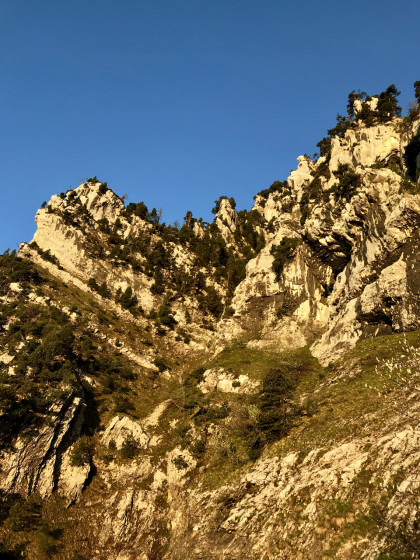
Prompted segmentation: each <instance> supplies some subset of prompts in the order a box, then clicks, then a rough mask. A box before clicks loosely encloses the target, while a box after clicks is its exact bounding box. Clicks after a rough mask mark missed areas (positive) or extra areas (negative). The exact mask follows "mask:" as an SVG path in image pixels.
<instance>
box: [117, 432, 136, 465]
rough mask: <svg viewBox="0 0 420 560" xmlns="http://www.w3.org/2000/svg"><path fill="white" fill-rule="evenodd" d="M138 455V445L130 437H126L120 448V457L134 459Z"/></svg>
mask: <svg viewBox="0 0 420 560" xmlns="http://www.w3.org/2000/svg"><path fill="white" fill-rule="evenodd" d="M138 453H139V445H138V443H137V441H136V440H135V439H134V438H133V436H132V435H128V436H127V437H126V438H125V440H124V442H123V444H122V446H121V457H123V458H124V459H134V457H135V456H136V455H138Z"/></svg>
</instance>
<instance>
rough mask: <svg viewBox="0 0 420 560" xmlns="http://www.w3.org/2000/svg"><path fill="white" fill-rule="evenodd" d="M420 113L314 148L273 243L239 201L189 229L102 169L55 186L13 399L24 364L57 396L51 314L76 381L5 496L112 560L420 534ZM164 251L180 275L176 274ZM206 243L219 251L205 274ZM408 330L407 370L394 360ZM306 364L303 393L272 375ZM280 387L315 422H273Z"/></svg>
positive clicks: (349, 559)
mask: <svg viewBox="0 0 420 560" xmlns="http://www.w3.org/2000/svg"><path fill="white" fill-rule="evenodd" d="M375 102H377V101H375V99H373V100H372V101H371V104H372V105H371V108H372V109H375V105H374V104H375ZM360 109H361V105H360V106H359V105H358V104H357V102H356V103H355V111H356V113H357V112H358V111H360ZM419 124H420V121H419V119H417V120H414V121H413V122H410V123H409V124H408V125H407V124H404V123H403V122H402V120H401V119H398V118H394V119H393V120H391V121H390V122H388V123H386V124H376V125H374V126H370V127H367V126H365V125H363V124H358V125H357V124H353V125H352V126H351V127H350V128H349V129H348V130H347V131H346V132H345V133H344V134H343V136H342V137H333V138H332V139H331V150H330V152H329V153H328V155H324V156H323V157H320V158H318V159H317V160H316V161H314V160H312V159H311V158H309V157H308V156H300V157H299V158H298V166H297V169H296V170H295V171H292V172H291V174H290V176H289V177H288V179H287V181H285V182H283V183H277V182H276V184H274V186H272V188H271V187H270V189H267V190H266V191H262V192H261V193H259V194H258V195H256V197H255V204H254V207H253V209H252V210H253V212H254V214H253V216H252V219H253V220H254V221H253V222H252V224H253V226H252V228H253V229H252V228H249V229H248V231H246V234H245V235H247V236H248V237H250V238H252V234H255V233H257V234H258V236H259V237H258V243H254V245H252V244H251V243H248V245H246V244H242V245H241V239H240V236H241V235H242V233H241V227H242V225H243V221H242V223H241V220H244V217H243V215H242V214H241V212H237V211H236V209H235V204H234V201H232V200H229V199H228V198H221V199H219V201H218V210H217V213H216V215H215V218H214V222H213V224H211V225H208V224H205V223H204V222H202V221H201V220H200V221H198V222H195V221H192V222H191V224H192V226H191V231H190V230H188V228H187V227H185V228H184V230H182V231H180V230H177V231H176V232H174V231H171V230H170V228H165V227H163V225H162V224H159V220H155V222H153V221H152V220H150V219H149V218H150V217H148V216H144V215H142V214H141V209H140V210H139V213H138V214H136V213H131V214H130V213H129V212H128V211H127V209H126V208H125V204H124V200H123V199H122V198H120V197H119V196H117V195H116V194H115V193H113V192H112V191H111V190H110V189H108V188H107V187H106V186H105V185H104V184H102V183H99V182H96V181H93V180H92V181H89V182H87V183H84V184H83V185H81V186H80V187H78V188H77V189H75V190H72V191H68V192H67V193H62V194H61V195H60V196H57V195H54V196H53V197H52V198H51V200H50V201H49V202H48V204H47V205H46V207H45V208H42V209H40V210H39V211H38V212H37V215H36V223H37V228H38V229H37V231H36V233H35V235H34V239H33V241H32V242H31V243H30V244H22V246H21V248H20V251H19V254H20V255H21V256H22V257H24V259H27V260H29V261H31V262H32V263H34V264H35V265H36V267H37V268H36V269H37V270H38V271H42V273H43V274H45V277H46V281H45V283H44V284H39V285H38V284H36V283H35V284H34V285H33V286H31V287H30V288H28V286H27V281H26V280H25V279H24V280H19V281H16V279H14V278H11V280H10V282H9V283H8V284H7V286H4V285H3V284H2V283H1V282H0V288H1V289H2V292H1V295H0V304H1V305H2V306H3V307H4V309H5V311H3V308H2V314H1V315H0V317H1V322H0V372H1V375H2V377H1V383H2V391H3V392H2V398H4V400H5V401H6V400H7V397H8V395H9V391H10V388H11V387H14V386H15V384H16V385H18V384H17V382H16V379H17V378H19V379H20V377H19V376H21V377H22V378H23V381H22V386H23V387H26V386H27V387H28V390H27V391H28V395H30V397H31V399H35V402H37V401H36V398H37V397H38V396H39V395H38V393H42V390H43V389H42V388H43V383H44V384H46V383H48V382H50V381H51V378H52V383H56V380H55V377H54V374H56V373H57V372H56V371H52V372H49V371H48V369H47V368H45V367H44V369H42V368H40V371H36V370H35V369H34V363H33V362H31V360H30V355H31V354H30V351H33V350H34V349H36V348H39V353H41V351H42V352H44V354H45V355H46V356H48V352H50V351H51V350H49V349H48V348H44V347H43V346H42V340H41V339H39V340H38V339H37V338H36V336H37V333H39V332H43V329H45V332H46V335H45V336H46V338H47V341H48V334H49V332H50V331H49V329H50V327H51V322H52V319H51V313H52V314H53V315H54V316H55V317H58V318H59V319H60V320H61V321H62V322H63V324H64V322H65V321H67V322H68V325H67V326H68V327H70V330H71V331H72V333H73V335H74V337H73V338H72V342H71V348H70V350H69V354H68V355H67V356H64V355H61V354H60V352H59V351H57V352H58V356H57V355H55V354H54V359H56V361H57V364H56V365H57V368H58V366H59V368H61V367H63V369H64V366H65V368H67V369H66V371H67V372H68V373H69V375H70V374H71V378H70V377H69V378H65V380H61V381H60V382H59V383H58V382H57V386H54V391H52V393H51V395H50V397H51V401H47V402H48V405H45V403H44V407H45V410H44V409H39V410H38V409H37V410H36V414H35V416H36V418H39V419H41V418H42V419H43V420H44V422H43V423H41V422H40V423H39V425H37V426H36V429H35V428H34V427H32V428H33V430H32V431H27V432H25V433H23V430H22V433H21V432H19V433H18V434H17V435H16V437H15V438H14V440H13V442H12V443H13V445H10V446H9V447H7V446H5V447H4V448H1V449H0V467H1V476H0V489H1V491H2V492H3V493H5V495H11V496H13V495H15V494H19V495H22V496H25V497H27V496H30V495H36V496H39V497H40V498H41V500H42V503H43V504H44V505H45V508H46V509H45V512H44V514H43V515H45V516H46V518H47V517H48V519H49V520H51V519H53V518H54V516H55V515H57V516H58V517H59V523H61V524H62V525H63V526H65V531H67V532H66V539H67V540H66V541H65V542H66V546H70V547H71V546H73V545H72V543H74V542H76V543H77V545H78V546H80V549H81V551H82V552H83V555H82V557H83V556H85V557H89V558H93V559H95V560H103V559H104V558H116V559H117V560H137V559H142V560H152V559H162V560H181V559H182V560H183V559H184V558H191V559H192V560H208V559H214V560H218V559H220V558H228V557H229V558H230V559H231V560H242V559H244V558H247V559H250V560H261V559H265V560H274V559H276V560H277V559H281V560H292V559H293V560H295V559H296V560H319V559H320V558H322V557H324V556H329V557H335V558H338V559H341V560H353V559H355V558H360V559H363V560H377V558H378V557H379V555H380V554H388V553H389V554H391V553H392V554H394V552H395V551H394V549H392V550H391V548H392V546H394V545H395V542H394V541H393V539H395V538H396V537H395V535H400V537H398V538H399V539H400V541H401V542H400V541H398V543H397V544H398V546H400V545H401V543H404V542H406V541H407V539H408V538H413V537H412V535H414V534H415V532H416V527H417V524H418V515H417V509H418V506H417V501H418V482H416V479H415V477H413V473H415V472H416V466H417V464H418V462H419V458H420V457H419V443H420V442H419V433H418V430H417V427H416V426H417V424H418V412H419V410H418V409H419V405H418V399H417V392H418V380H417V381H416V382H415V383H414V382H413V383H412V382H411V381H410V383H408V382H407V381H406V378H405V377H404V376H405V375H408V374H409V375H412V374H413V372H416V371H418V369H419V363H420V356H419V350H418V346H417V347H416V346H415V342H416V338H415V334H416V333H415V332H414V331H417V330H418V329H419V328H420V261H419V258H418V253H419V225H420V195H419V194H418V189H416V185H415V183H414V182H407V179H406V178H405V176H404V163H403V154H404V149H405V146H407V144H408V143H409V142H410V140H411V139H412V138H413V137H414V136H415V135H416V134H417V131H418V128H419ZM249 214H251V212H250V213H248V218H249ZM141 216H142V217H141ZM190 218H191V220H192V216H190ZM187 222H188V219H187V220H186V224H185V226H188V223H187ZM160 226H162V227H160ZM210 229H211V231H212V232H213V233H212V235H213V236H214V237H213V238H212V239H210V237H211V236H210V235H209V230H210ZM191 233H192V234H193V235H191ZM116 238H117V240H116ZM191 239H192V241H191ZM209 239H210V241H209ZM202 241H203V246H202V247H201V252H200V253H198V252H194V251H193V249H192V248H191V247H192V245H194V244H196V245H197V244H199V243H200V242H202ZM251 241H255V239H253V238H252V239H251ZM212 242H213V243H214V245H211V243H212ZM205 243H207V245H206V244H205ZM116 246H118V247H117V248H118V251H120V254H123V256H124V255H125V256H126V254H129V255H130V257H132V256H133V254H132V253H129V251H128V249H129V250H132V251H133V252H134V254H135V258H125V259H124V258H120V259H118V258H117V257H116V256H115V255H116V254H117V251H116ZM133 247H134V249H133ZM156 247H158V248H159V251H160V255H162V254H163V253H165V251H166V252H167V255H166V257H168V255H169V257H168V258H167V259H166V261H165V259H163V261H164V264H162V261H160V260H159V259H157V261H156V262H157V264H156V267H157V268H159V267H160V268H161V269H162V270H164V269H165V267H167V268H169V269H171V271H172V272H173V273H174V276H172V277H171V276H170V275H169V274H166V276H165V277H164V278H163V281H162V285H160V286H157V287H156V282H155V280H156V278H154V277H152V274H151V271H150V269H149V268H148V267H147V264H148V263H147V258H151V256H150V255H151V254H152V250H153V249H155V248H156ZM203 247H204V248H203ZM215 247H216V249H217V250H215V249H214V248H215ZM125 249H127V251H128V252H127V253H124V250H125ZM206 251H207V252H209V251H214V253H215V255H216V256H214V255H213V262H211V263H210V264H208V265H207V267H206V266H204V265H202V264H198V265H197V261H198V262H199V263H200V262H201V261H205V259H206V257H207V253H206ZM145 255H146V256H145ZM117 256H118V255H117ZM158 257H159V255H158ZM218 258H219V261H218V260H217V259H218ZM200 259H201V261H200ZM229 259H230V261H232V260H234V259H237V260H236V261H235V262H236V264H237V265H238V270H239V273H238V270H236V269H234V268H232V269H229V270H230V271H231V273H232V274H234V273H238V274H240V276H239V280H238V281H237V282H236V284H234V285H233V287H232V285H230V284H229V280H230V278H229V277H228V276H226V275H225V276H224V275H223V273H224V268H226V270H227V269H228V262H229ZM220 260H222V264H221V263H220ZM241 267H243V268H241ZM159 270H160V269H159ZM164 272H165V270H164ZM174 277H176V278H177V281H178V283H175V281H174ZM45 285H46V286H47V287H45ZM102 285H104V287H103V289H102V288H101V286H102ZM42 286H44V287H42ZM187 287H188V290H189V291H188V292H187V291H186V290H187ZM101 289H102V295H101V292H100V290H101ZM128 289H129V290H130V297H133V298H135V301H136V305H137V307H136V310H135V312H133V309H130V307H129V305H127V306H126V307H124V306H122V305H121V299H120V298H121V294H122V293H123V292H125V291H126V290H128ZM184 289H185V291H184ZM43 290H44V291H43ZM104 290H107V291H106V292H104ZM108 291H109V293H108ZM47 292H48V293H47ZM104 293H105V295H104ZM206 298H209V299H211V298H213V300H214V301H211V303H213V304H214V302H216V305H217V304H218V303H221V307H220V308H219V309H216V312H215V313H214V314H211V313H210V312H209V310H208V309H206V308H205V307H204V302H205V300H206ZM23 299H25V304H27V308H28V309H23V308H24V307H25V305H22V300H23ZM19 302H20V303H19ZM18 304H19V305H21V307H19V305H18ZM16 309H17V310H18V311H15V310H16ZM37 313H40V316H41V319H40V320H39V322H38V323H36V324H35V325H32V326H31V328H30V329H29V328H28V329H26V327H22V326H21V327H20V328H21V332H18V330H17V327H16V324H17V321H18V320H21V318H22V317H23V318H24V319H25V321H27V322H28V323H30V321H31V320H32V318H33V316H36V314H37ZM48 313H50V315H48ZM63 317H64V318H63ZM15 323H16V324H15ZM25 329H26V330H25ZM16 333H17V334H16ZM14 334H15V336H13V335H14ZM388 335H389V336H388ZM391 335H392V336H391ZM6 336H7V340H8V342H7V344H6V343H4V344H3V342H2V340H5V337H6ZM410 336H411V338H410V341H411V342H410V344H412V346H410V345H409V344H408V343H407V339H406V338H405V337H410ZM18 337H19V339H18ZM396 338H397V339H398V340H399V341H400V342H399V344H400V346H401V348H400V350H401V352H399V354H398V361H393V357H392V356H391V358H390V357H388V358H387V359H386V360H382V353H386V351H387V346H388V345H392V344H394V343H393V340H395V339H396ZM375 343H377V346H376V345H375ZM37 345H38V346H37ZM393 348H394V349H395V350H396V351H397V350H398V345H396V343H395V347H393ZM26 351H28V356H27V355H26V354H25V352H26ZM57 352H56V353H57ZM396 353H398V352H396ZM71 360H73V361H71ZM70 362H71V363H70ZM378 364H379V365H378ZM382 366H383V371H384V372H385V373H386V375H385V374H383V372H382V374H381V373H380V371H379V370H380V367H382ZM24 368H26V370H25V375H24V376H22V373H21V372H22V369H24ZM59 368H58V370H59V371H61V369H59ZM378 368H379V369H378ZM290 372H291V376H292V378H293V382H295V381H296V380H297V382H296V383H297V385H296V387H295V388H294V390H295V392H294V393H292V392H290V394H289V393H287V392H286V390H285V389H284V385H282V388H283V389H282V390H284V392H282V393H281V394H278V393H276V391H275V390H276V388H277V386H276V385H275V383H272V384H271V385H270V383H269V381H270V379H271V380H272V379H273V378H276V375H277V378H276V379H277V382H279V379H280V381H281V382H282V383H286V384H287V382H290V378H288V377H287V375H289V374H290ZM378 372H379V373H378ZM391 373H392V374H393V375H394V377H395V376H396V377H395V379H396V380H397V381H398V383H396V384H395V385H396V387H397V390H396V391H394V389H393V388H392V387H391V386H390V385H386V383H385V381H384V379H385V378H386V382H388V381H389V379H390V378H391V377H392V376H391ZM36 376H38V378H36ZM49 376H50V377H49ZM69 379H70V380H69ZM36 383H38V385H36ZM26 384H27V385H26ZM34 384H35V389H34ZM279 384H281V383H280V382H279ZM273 385H274V389H273ZM370 391H371V392H370ZM272 394H274V395H275V399H276V400H275V405H273V404H272V403H271V404H270V406H269V410H268V415H267V416H269V417H270V415H272V417H273V416H274V417H275V416H276V414H277V411H278V409H280V410H282V411H283V412H284V417H281V418H280V419H278V421H279V424H280V425H281V428H282V429H283V428H284V425H283V424H281V422H282V421H285V420H284V419H285V418H288V416H287V415H288V414H290V415H291V416H292V417H293V420H292V422H291V423H290V425H288V426H286V428H287V429H286V428H284V431H283V432H282V431H281V429H280V430H279V431H280V432H281V435H280V436H279V435H278V434H277V435H276V436H275V437H274V436H273V435H272V434H271V435H267V432H263V429H264V428H262V427H261V426H262V425H263V420H264V415H263V407H264V402H265V401H264V399H267V395H268V396H270V395H272ZM273 398H274V397H273ZM19 399H21V400H23V401H24V400H25V396H24V397H22V395H21V396H20V397H19ZM19 399H17V402H20V401H19ZM28 400H29V402H30V403H31V402H32V401H31V400H30V399H28ZM0 404H1V406H3V401H1V402H0ZM266 412H267V411H266ZM266 418H267V417H265V419H266ZM269 420H270V418H269ZM84 438H86V439H87V440H88V441H89V442H90V443H91V444H92V447H91V448H89V449H88V453H87V457H82V459H83V460H82V461H78V460H77V453H78V452H80V442H82V443H83V442H84V441H85V439H84ZM75 458H76V459H75ZM2 496H3V494H2ZM48 508H50V509H48ZM60 508H61V509H60ZM63 512H64V513H63ZM416 516H417V517H416ZM70 518H71V520H72V524H71V527H70V529H69V527H68V525H69V524H67V519H70ZM57 523H58V522H57ZM86 527H89V531H88V532H87V531H86ZM80 535H82V536H83V538H81V537H80ZM336 537H337V538H336ZM404 539H405V540H404ZM410 542H411V541H410ZM69 543H70V544H69ZM34 546H35V545H34ZM401 546H402V545H401ZM390 547H391V548H390ZM63 550H64V549H63ZM398 550H400V549H398ZM390 551H391V552H390ZM73 552H74V550H73V549H71V554H72V555H73ZM77 552H78V553H79V551H78V550H77ZM397 552H398V551H397ZM397 552H395V554H397ZM63 554H67V550H66V551H65V552H64V551H63ZM35 557H36V556H34V558H35ZM69 557H72V556H71V555H70V553H69Z"/></svg>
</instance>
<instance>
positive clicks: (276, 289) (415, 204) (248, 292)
mask: <svg viewBox="0 0 420 560" xmlns="http://www.w3.org/2000/svg"><path fill="white" fill-rule="evenodd" d="M418 126H419V122H417V123H416V124H412V125H411V129H410V130H411V132H410V133H409V132H407V131H405V132H402V131H401V122H400V120H399V119H394V121H392V122H390V123H387V124H384V125H378V126H373V127H369V128H368V127H365V126H364V125H361V126H358V127H355V128H350V129H349V130H347V132H346V133H345V135H344V137H343V138H339V137H334V138H332V144H331V156H330V157H329V159H328V160H327V159H326V157H322V158H320V159H319V160H318V161H317V162H316V163H314V162H312V161H311V160H310V159H309V158H307V157H303V156H302V157H300V158H298V162H299V165H298V168H297V170H296V171H293V172H292V173H291V175H290V177H289V179H288V184H289V187H291V193H288V192H286V191H284V192H282V193H275V192H274V193H270V194H269V195H268V197H267V198H266V199H263V198H261V197H260V196H258V197H257V198H256V203H255V206H254V208H255V209H256V210H258V211H259V212H260V213H262V214H263V215H264V216H265V217H266V219H268V220H271V223H272V224H273V228H274V232H273V233H271V234H270V235H269V241H268V244H267V245H266V247H265V248H264V249H263V250H262V251H261V252H260V253H259V255H258V256H257V257H256V258H255V259H253V260H251V261H250V262H249V263H248V265H247V276H246V279H245V280H244V281H243V282H242V283H241V284H240V285H239V286H238V287H237V289H236V291H235V297H234V299H233V306H234V307H235V309H236V310H237V311H238V312H240V313H242V314H243V313H246V312H247V310H248V312H249V310H250V309H252V307H253V306H255V305H256V302H260V306H261V305H263V306H264V305H265V306H266V307H268V311H267V312H266V314H265V319H264V321H263V323H264V324H263V326H262V332H263V337H262V341H259V342H256V343H253V344H256V345H257V346H258V345H259V346H260V347H265V345H266V343H267V341H268V339H271V340H272V339H277V340H278V341H279V343H280V344H281V342H280V341H283V343H286V344H289V342H290V338H292V339H293V340H294V341H295V344H296V345H298V346H299V345H303V344H305V343H307V342H311V341H314V338H316V337H317V335H319V333H320V332H321V331H323V330H324V331H325V332H324V334H323V335H322V336H321V338H319V339H318V340H316V341H315V342H314V344H313V346H312V349H313V353H314V355H315V356H317V357H318V358H319V359H320V360H321V361H322V362H323V363H328V362H329V361H333V360H335V359H337V358H338V357H339V356H340V355H341V354H342V353H343V352H344V351H346V350H348V349H349V348H350V347H352V346H353V345H354V344H355V343H356V342H357V340H360V338H363V337H371V336H375V335H378V334H383V333H385V332H399V331H401V330H413V329H416V328H419V326H420V323H419V318H418V317H419V308H418V302H419V295H418V289H417V287H416V286H415V284H416V281H414V280H413V278H414V277H415V276H416V275H417V274H418V272H417V264H416V263H415V262H414V253H413V251H414V252H415V249H414V247H418V242H419V239H418V228H419V223H420V213H419V210H420V209H419V200H420V195H418V194H414V195H413V194H409V193H408V192H404V191H403V190H402V187H401V185H402V178H401V175H399V174H398V173H397V172H396V171H395V170H393V169H395V168H396V167H397V168H398V166H400V167H401V166H402V156H403V150H404V147H405V146H406V145H407V143H408V141H409V138H410V134H411V135H413V134H415V131H416V130H417V128H418ZM386 165H389V166H390V167H392V166H394V168H393V169H391V168H387V167H383V166H386ZM340 166H347V168H346V169H352V170H354V172H355V173H356V174H357V176H358V177H359V185H358V187H357V188H356V189H355V191H354V192H352V193H351V194H349V195H348V196H346V197H344V198H342V197H341V198H340V197H338V196H337V194H334V193H335V190H334V189H336V188H337V185H338V183H339V180H338V178H337V175H336V174H335V173H334V172H336V171H337V169H338V168H339V167H340ZM372 166H374V167H373V168H372ZM381 166H382V167H381ZM320 169H323V171H322V174H321V175H320V176H319V175H317V173H318V172H319V170H320ZM325 169H327V170H325ZM317 176H318V177H319V181H320V184H321V186H322V193H323V194H322V196H321V195H319V196H318V198H317V199H316V200H314V201H313V200H312V199H311V198H310V197H309V199H308V202H307V203H306V204H307V207H308V208H309V211H306V212H307V213H306V216H305V217H304V218H300V216H301V210H302V204H301V201H302V200H303V198H302V197H303V196H304V193H305V192H306V191H308V189H309V190H310V189H311V188H312V187H311V184H312V183H311V182H312V181H313V180H314V177H317ZM299 203H300V204H299ZM299 206H300V208H299ZM285 207H286V209H287V211H286V212H285V211H284V208H285ZM296 237H298V238H300V239H301V241H302V245H301V247H300V248H299V249H298V250H297V251H296V252H295V254H294V257H293V259H292V260H291V261H289V262H287V263H286V264H285V266H284V267H283V272H282V275H281V277H280V278H276V277H275V274H274V272H273V270H272V263H273V256H272V254H271V252H272V247H273V246H275V245H277V244H278V243H280V242H281V240H282V239H284V238H296ZM410 255H411V256H410ZM397 262H398V264H397ZM409 277H410V278H411V280H410V279H409ZM279 298H283V300H288V303H289V304H290V302H292V306H291V308H290V305H289V309H288V310H287V311H288V312H287V313H286V317H285V316H284V315H283V314H282V313H281V312H279V304H278V303H277V305H276V304H274V303H273V301H274V300H275V299H277V300H278V299H279ZM270 308H271V311H270ZM264 333H266V334H264ZM290 333H293V336H292V337H290V336H289V337H288V336H287V335H288V334H289V335H290Z"/></svg>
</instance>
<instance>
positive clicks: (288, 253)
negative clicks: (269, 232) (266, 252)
mask: <svg viewBox="0 0 420 560" xmlns="http://www.w3.org/2000/svg"><path fill="white" fill-rule="evenodd" d="M300 243H301V241H300V240H299V239H297V238H291V237H283V239H282V240H281V241H280V244H279V245H273V246H272V247H271V254H272V255H273V257H274V260H273V264H272V265H271V267H272V269H273V271H274V272H275V273H276V280H277V282H278V281H279V280H280V277H281V275H282V273H283V268H284V265H285V264H286V263H287V262H288V261H290V260H292V259H293V257H294V256H295V253H296V248H297V247H298V245H300Z"/></svg>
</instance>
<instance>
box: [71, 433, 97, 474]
mask: <svg viewBox="0 0 420 560" xmlns="http://www.w3.org/2000/svg"><path fill="white" fill-rule="evenodd" d="M94 454H95V445H94V443H93V440H92V438H90V437H88V436H82V437H80V438H79V439H78V440H77V441H76V443H75V444H74V446H73V449H72V451H71V455H70V463H71V464H72V465H73V466H74V467H83V466H84V465H88V464H90V463H91V462H92V459H93V456H94Z"/></svg>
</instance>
